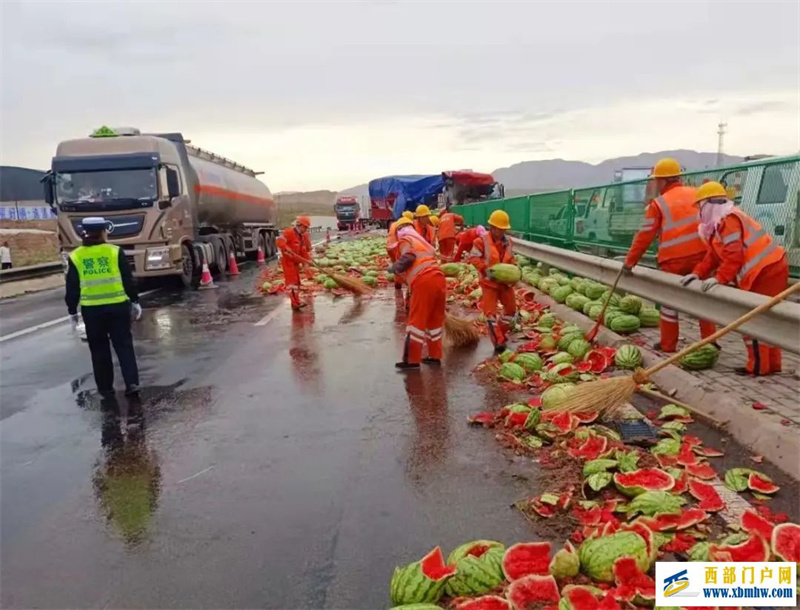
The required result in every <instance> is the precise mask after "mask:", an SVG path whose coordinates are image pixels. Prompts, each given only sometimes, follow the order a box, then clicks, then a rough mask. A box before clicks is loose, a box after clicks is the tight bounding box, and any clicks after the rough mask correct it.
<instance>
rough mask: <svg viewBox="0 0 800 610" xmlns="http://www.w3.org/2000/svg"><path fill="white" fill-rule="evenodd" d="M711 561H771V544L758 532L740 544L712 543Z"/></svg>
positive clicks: (709, 548)
mask: <svg viewBox="0 0 800 610" xmlns="http://www.w3.org/2000/svg"><path fill="white" fill-rule="evenodd" d="M708 552H709V556H710V557H711V561H769V554H770V545H769V543H768V542H767V541H766V540H764V539H763V538H762V537H761V536H760V535H758V534H750V535H749V536H748V537H747V539H746V540H745V541H744V542H740V543H739V544H719V545H717V544H712V545H711V546H709V547H708Z"/></svg>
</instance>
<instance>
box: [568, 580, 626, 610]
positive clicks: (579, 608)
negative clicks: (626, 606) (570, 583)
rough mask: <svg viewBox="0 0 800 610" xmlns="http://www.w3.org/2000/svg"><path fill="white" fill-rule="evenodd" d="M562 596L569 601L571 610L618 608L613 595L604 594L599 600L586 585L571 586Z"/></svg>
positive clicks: (611, 609)
mask: <svg viewBox="0 0 800 610" xmlns="http://www.w3.org/2000/svg"><path fill="white" fill-rule="evenodd" d="M564 598H565V599H566V600H567V601H568V602H569V604H570V607H571V608H572V610H619V604H618V603H617V601H616V600H615V599H614V597H613V596H611V595H606V596H604V597H603V600H602V601H600V600H598V599H597V598H596V597H595V595H594V593H592V592H591V591H590V590H589V589H587V588H586V587H580V586H577V587H572V588H570V589H569V590H568V591H567V593H566V595H565V596H564Z"/></svg>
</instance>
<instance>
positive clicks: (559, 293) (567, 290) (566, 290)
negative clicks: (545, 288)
mask: <svg viewBox="0 0 800 610" xmlns="http://www.w3.org/2000/svg"><path fill="white" fill-rule="evenodd" d="M571 294H572V286H570V285H566V286H559V287H558V288H554V289H553V291H552V292H551V293H550V296H551V297H553V298H554V299H555V301H556V302H557V303H563V302H564V301H566V300H567V297H568V296H569V295H571Z"/></svg>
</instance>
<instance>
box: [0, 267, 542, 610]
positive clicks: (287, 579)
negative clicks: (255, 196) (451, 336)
mask: <svg viewBox="0 0 800 610" xmlns="http://www.w3.org/2000/svg"><path fill="white" fill-rule="evenodd" d="M252 285H253V272H252V271H250V272H249V273H246V274H245V275H243V276H242V278H241V279H240V280H238V281H237V282H234V283H232V284H229V285H225V286H223V287H221V288H220V289H219V290H216V291H206V292H196V293H186V294H184V295H176V294H174V293H170V292H160V293H157V294H155V295H153V296H152V297H151V298H149V299H146V303H145V317H144V319H143V321H142V322H141V323H139V324H137V326H136V339H137V345H136V347H137V353H138V355H139V362H140V367H141V369H142V381H143V384H144V387H145V390H144V391H143V394H142V402H141V405H138V404H130V403H128V402H127V401H126V400H125V399H124V398H122V397H120V400H119V403H120V404H119V406H118V407H116V408H110V407H107V406H103V405H101V404H100V401H99V399H98V397H97V396H96V395H95V393H94V381H93V379H92V376H91V366H90V360H89V354H88V349H87V347H86V345H85V344H82V343H81V342H80V341H79V340H78V339H76V338H74V337H71V336H70V335H69V332H68V327H67V325H65V324H61V325H57V326H54V327H51V328H48V329H44V330H42V331H39V332H36V333H33V334H31V335H27V336H24V337H20V338H19V339H14V340H12V341H8V342H6V343H5V344H4V345H3V350H2V385H1V386H0V391H2V405H3V412H2V418H3V419H2V422H0V458H1V459H2V471H1V474H2V478H1V479H0V484H1V486H2V489H1V492H2V494H1V498H0V499H1V501H2V507H1V508H2V512H1V513H0V535H1V536H2V540H1V542H2V548H1V551H0V552H1V553H2V556H1V560H2V576H1V578H2V582H1V583H0V584H1V585H2V599H1V600H2V605H3V607H60V608H64V607H73V608H85V607H128V608H155V607H159V608H167V607H169V608H253V607H266V608H382V607H386V605H387V601H388V598H387V587H388V582H389V579H390V576H391V572H392V569H393V568H394V566H395V565H396V564H397V563H405V562H407V561H409V560H411V559H412V558H413V557H418V556H421V555H422V554H424V552H427V550H429V549H430V548H432V547H433V546H435V545H436V544H442V545H443V546H444V547H445V548H452V547H453V546H455V545H456V544H458V543H461V542H464V541H466V540H469V539H476V538H496V539H499V540H504V541H506V542H509V543H510V542H514V541H516V540H524V539H530V538H531V537H532V535H531V531H530V529H529V528H528V527H527V525H526V523H525V521H524V519H523V518H522V517H521V516H520V515H519V514H518V513H517V512H515V511H513V510H510V509H509V505H510V504H511V503H512V502H513V501H514V500H516V499H518V498H520V497H523V496H525V495H528V494H529V493H532V492H533V491H536V490H535V487H533V486H532V482H531V481H528V482H525V481H524V479H523V478H520V476H519V475H531V474H532V473H531V472H530V470H531V465H530V463H527V464H526V463H525V462H524V461H522V460H519V461H518V460H517V459H515V458H510V457H509V456H507V455H506V454H504V452H502V451H500V450H498V447H497V445H496V443H495V442H494V440H493V439H492V438H491V435H490V434H489V433H480V432H477V431H475V430H472V429H470V428H469V427H468V426H467V425H465V418H466V416H467V415H468V414H470V413H473V412H475V411H477V410H480V409H483V408H485V407H486V406H487V405H488V406H496V405H498V404H502V402H503V399H502V397H497V396H493V395H492V390H487V389H486V388H484V387H483V386H480V385H478V384H477V383H475V382H474V381H472V379H471V378H470V376H469V373H470V370H471V368H472V365H473V364H474V363H475V362H476V361H477V358H478V357H479V356H485V355H486V354H484V353H482V352H481V353H479V354H454V355H452V356H451V358H450V360H449V362H448V364H447V366H446V367H445V368H444V369H443V370H433V369H426V370H424V371H423V372H422V373H418V374H415V375H412V376H409V377H403V376H402V375H398V374H397V373H395V371H394V368H393V363H394V362H395V361H396V360H397V357H398V355H399V353H400V340H401V330H402V325H403V322H402V320H401V319H400V318H397V319H396V314H395V309H396V308H395V303H394V297H393V294H392V293H391V292H389V293H387V294H383V295H380V296H376V297H374V298H372V299H370V300H365V301H363V302H361V303H358V302H355V301H354V300H353V299H352V298H351V297H349V296H348V297H344V298H341V299H338V300H333V299H332V298H331V297H330V296H328V295H320V296H318V297H317V299H316V302H315V304H314V306H313V308H310V309H309V310H307V311H306V312H305V313H303V314H300V315H292V313H291V312H290V310H289V309H288V307H287V304H286V302H285V301H284V300H283V298H282V297H270V298H262V297H260V296H258V297H255V298H249V297H248V296H246V293H247V292H248V291H249V289H250V287H251V286H252ZM273 311H274V313H273V317H272V318H271V319H270V320H269V321H268V322H267V323H266V324H263V325H261V326H258V325H256V324H257V323H258V321H259V320H263V319H264V318H265V316H267V315H268V314H270V313H271V312H273ZM483 348H484V349H483V351H484V352H485V351H486V350H487V349H488V346H483ZM117 383H118V386H119V385H120V384H121V380H118V382H117Z"/></svg>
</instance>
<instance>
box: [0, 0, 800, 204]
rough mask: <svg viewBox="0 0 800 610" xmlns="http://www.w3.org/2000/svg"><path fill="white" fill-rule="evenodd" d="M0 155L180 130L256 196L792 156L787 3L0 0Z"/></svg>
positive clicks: (795, 119) (26, 157) (797, 126)
mask: <svg viewBox="0 0 800 610" xmlns="http://www.w3.org/2000/svg"><path fill="white" fill-rule="evenodd" d="M0 11H2V14H0V22H2V39H1V40H2V42H1V44H2V76H1V77H0V78H2V83H0V118H1V119H2V124H0V145H1V147H0V154H2V163H3V164H4V165H21V166H28V167H37V168H46V167H47V166H48V165H49V162H50V158H51V157H52V155H53V154H54V151H55V147H56V144H57V143H58V142H59V141H60V140H63V139H68V138H73V137H81V136H84V135H87V134H88V133H89V132H90V131H92V130H93V129H94V128H96V127H98V126H100V125H103V124H106V125H111V126H116V125H133V126H136V127H139V128H141V129H142V130H143V131H149V132H157V131H181V132H183V134H184V135H185V136H186V137H187V138H190V139H191V140H192V142H193V143H195V144H197V145H199V146H202V147H204V148H207V149H209V150H213V151H214V152H217V153H220V154H223V155H225V156H228V157H230V158H232V159H235V160H237V161H239V162H241V163H244V164H245V165H249V166H251V167H253V168H255V169H258V170H262V171H264V172H265V176H264V179H265V181H266V182H267V183H268V184H269V186H270V187H271V188H272V190H273V191H280V190H310V189H316V188H330V189H334V190H335V189H341V188H346V187H349V186H353V185H355V184H358V183H361V182H366V181H368V180H370V179H371V178H375V177H378V176H381V175H386V174H402V173H435V172H439V171H442V170H446V169H455V168H472V169H475V170H482V171H492V170H494V169H496V168H498V167H503V166H507V165H510V164H513V163H516V162H520V161H526V160H533V159H548V158H566V159H580V160H584V161H589V162H599V161H601V160H603V159H606V158H610V157H616V156H620V155H624V154H636V153H639V152H647V151H655V150H663V149H670V148H693V149H696V150H702V151H714V150H716V146H717V136H716V130H717V123H718V122H719V121H720V120H721V119H724V120H725V121H727V122H728V125H729V127H728V129H729V135H728V137H727V140H726V147H725V149H726V152H728V153H731V154H741V155H746V154H753V153H774V154H788V153H795V152H797V151H798V150H800V37H798V23H800V2H797V1H796V0H789V1H786V2H769V1H765V0H757V1H754V2H749V1H736V2H699V1H696V2H678V1H676V0H672V1H671V2H655V1H646V0H639V1H637V2H599V1H592V2H589V1H585V2H568V1H566V0H560V1H559V2H553V3H550V2H545V1H538V2H513V3H512V2H509V3H504V2H500V1H497V0H495V1H488V2H476V1H473V2H430V1H426V2H411V1H396V2H389V1H383V2H379V1H373V2H367V1H355V2H333V1H331V2H301V1H299V0H295V1H294V2H285V3H284V2H277V1H271V2H266V1H265V2H249V3H236V2H231V1H227V2H224V3H223V2H213V1H204V2H178V1H174V0H173V1H166V0H162V1H159V2H145V1H138V2H80V3H79V2H69V1H67V0H59V1H57V2H21V3H20V2H13V1H9V0H2V1H1V2H0Z"/></svg>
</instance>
